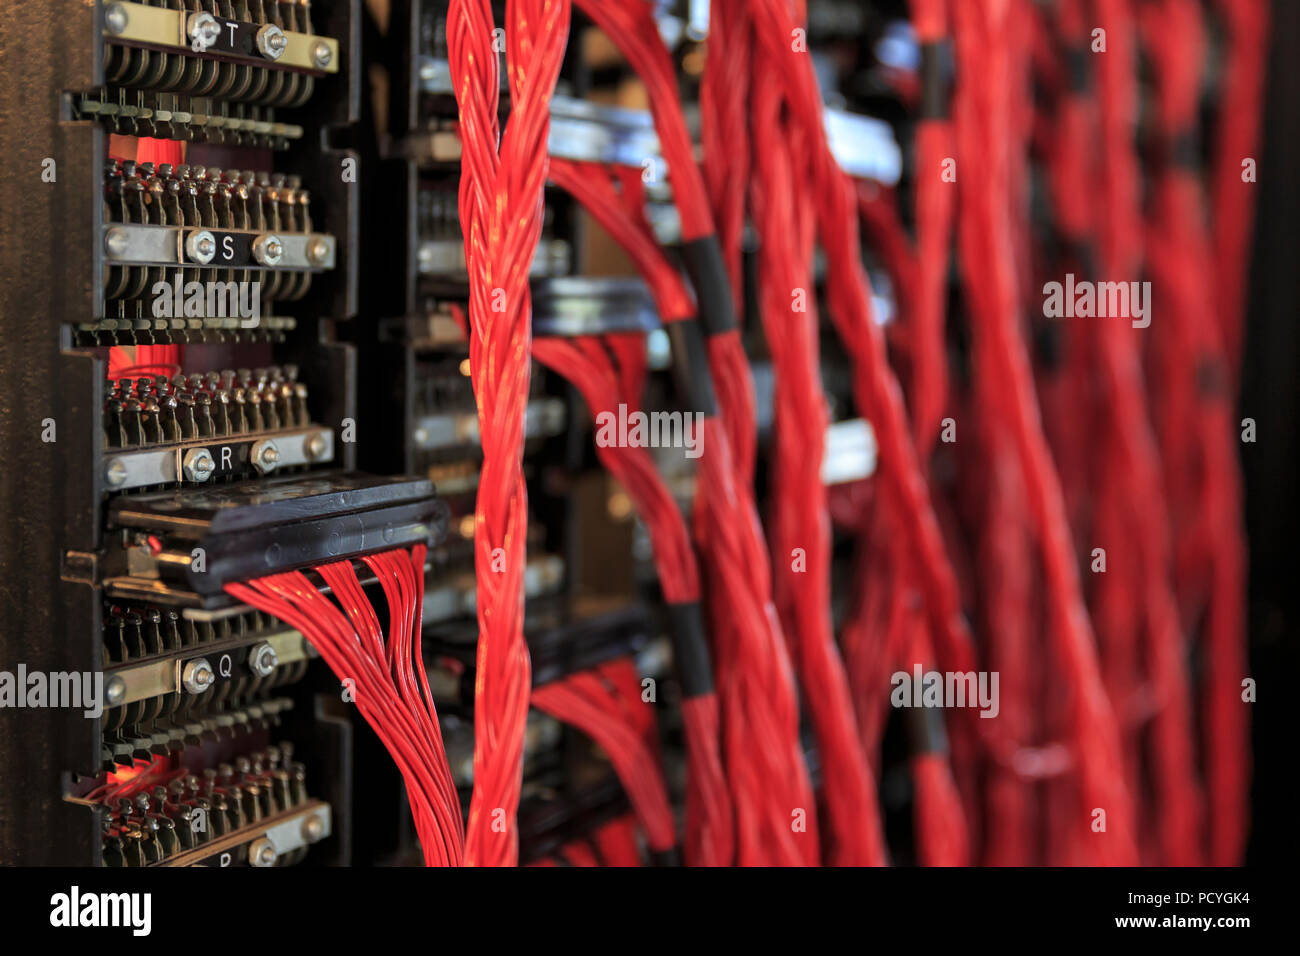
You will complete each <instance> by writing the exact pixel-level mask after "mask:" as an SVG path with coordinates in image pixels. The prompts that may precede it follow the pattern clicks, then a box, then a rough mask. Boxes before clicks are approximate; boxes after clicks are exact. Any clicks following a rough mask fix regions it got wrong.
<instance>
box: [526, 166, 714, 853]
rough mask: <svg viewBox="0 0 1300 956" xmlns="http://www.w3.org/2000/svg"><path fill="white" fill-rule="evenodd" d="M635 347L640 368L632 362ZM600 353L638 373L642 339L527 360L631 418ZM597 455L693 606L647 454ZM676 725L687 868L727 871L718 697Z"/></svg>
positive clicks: (599, 408)
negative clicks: (612, 353)
mask: <svg viewBox="0 0 1300 956" xmlns="http://www.w3.org/2000/svg"><path fill="white" fill-rule="evenodd" d="M551 175H552V177H553V178H554V179H556V181H557V182H559V183H561V184H566V183H567V184H569V185H572V183H573V177H575V176H579V175H580V174H579V173H578V172H577V171H576V170H574V169H573V168H572V166H571V165H568V164H563V163H561V162H560V161H556V162H555V163H553V164H552V167H551ZM629 340H634V341H629ZM613 343H617V344H613ZM633 345H635V346H638V347H639V350H640V356H639V357H640V358H641V362H639V363H638V362H637V361H636V360H635V358H636V353H634V352H633V350H632V346H633ZM606 347H609V348H610V349H611V350H617V351H619V352H620V353H621V354H622V355H624V356H625V358H630V359H631V361H626V360H625V361H621V362H620V363H619V368H620V369H626V368H628V367H629V365H630V366H631V367H632V368H634V369H636V368H641V367H643V365H644V352H645V341H644V337H643V336H641V335H639V334H638V335H635V336H633V335H621V336H613V335H611V336H606V337H605V338H604V345H602V342H601V341H599V340H597V339H594V338H579V339H576V340H573V341H571V342H570V341H565V340H562V339H548V338H540V339H535V340H534V341H533V355H534V356H535V357H536V358H537V360H538V361H540V362H542V363H543V364H544V365H546V366H547V367H548V368H551V369H553V370H555V371H556V372H558V373H559V374H561V375H563V376H564V377H565V378H567V379H568V380H569V381H570V382H572V383H573V385H574V386H575V387H576V388H577V389H578V391H579V392H580V393H581V394H582V397H583V400H584V401H585V402H586V403H587V407H588V408H589V409H590V410H591V413H592V415H593V416H599V415H600V414H601V413H602V412H610V413H614V414H617V407H618V405H619V404H620V403H622V404H624V405H626V406H627V409H628V411H629V413H630V412H631V411H634V410H636V409H637V408H638V406H639V401H638V397H639V395H640V387H639V384H631V385H628V384H624V383H620V377H619V375H618V373H617V372H616V370H615V368H614V366H613V363H612V362H611V360H610V358H609V355H608V353H607V351H606ZM632 381H633V383H638V382H639V375H637V374H634V375H633V377H632ZM596 454H597V455H598V456H599V457H600V459H601V462H602V463H603V464H604V465H605V467H606V468H607V469H608V470H609V472H610V474H611V475H613V476H614V477H615V478H617V479H618V480H619V482H620V483H621V484H622V485H623V487H624V488H625V489H626V490H627V493H628V495H629V496H630V497H631V498H632V500H633V502H635V504H636V508H637V512H638V513H639V514H640V515H641V520H642V521H643V522H645V525H646V528H647V529H648V530H649V533H650V540H651V542H652V544H653V550H654V560H655V568H656V570H657V571H658V574H659V584H660V588H661V589H662V591H663V596H664V600H665V602H667V603H668V604H669V605H688V604H694V603H697V602H698V601H699V599H700V581H699V570H698V568H697V566H696V563H695V552H694V551H693V550H692V548H691V542H690V535H689V534H688V532H687V530H686V523H685V521H684V520H683V518H682V515H681V512H680V511H679V510H678V508H677V503H676V502H675V501H674V500H673V497H672V494H671V493H670V492H669V491H668V488H667V487H666V486H665V485H664V483H663V480H662V479H661V478H660V477H659V474H658V472H657V471H656V470H655V466H654V462H653V460H652V459H651V457H650V454H649V452H647V451H646V450H645V449H644V448H639V447H632V446H626V445H606V444H597V446H596ZM692 676H695V675H692ZM633 677H635V674H633ZM625 699H626V695H625ZM682 720H683V724H684V731H685V737H686V764H687V766H686V787H687V790H686V846H685V854H686V863H687V865H688V866H728V865H730V864H731V863H732V861H733V859H734V854H735V846H734V834H733V821H732V812H731V800H730V797H729V796H728V793H727V789H726V780H725V779H724V777H723V771H722V759H721V756H720V754H719V741H720V734H719V728H718V701H717V697H716V695H715V694H714V693H702V694H690V695H686V696H684V699H683V701H682Z"/></svg>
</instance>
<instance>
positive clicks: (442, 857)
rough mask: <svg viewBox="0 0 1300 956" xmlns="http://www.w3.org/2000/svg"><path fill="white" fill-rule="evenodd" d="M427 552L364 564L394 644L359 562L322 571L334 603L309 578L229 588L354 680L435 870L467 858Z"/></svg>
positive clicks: (387, 555)
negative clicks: (442, 703) (428, 628)
mask: <svg viewBox="0 0 1300 956" xmlns="http://www.w3.org/2000/svg"><path fill="white" fill-rule="evenodd" d="M426 550H427V549H426V548H425V546H424V545H417V546H415V547H414V548H412V549H411V551H410V552H409V553H408V552H405V551H387V552H382V553H380V554H375V555H368V556H366V557H365V558H364V559H363V560H364V561H365V563H366V564H367V565H368V566H369V567H370V569H371V570H372V571H374V573H375V575H376V576H377V578H378V580H379V583H380V586H381V587H382V588H383V590H384V594H385V597H386V599H387V603H388V634H387V639H385V637H384V634H383V631H382V629H381V627H380V624H379V618H378V616H377V615H376V614H375V610H374V608H373V607H372V606H371V604H370V601H369V599H367V598H366V596H365V592H364V591H362V589H361V585H360V583H359V581H358V580H357V576H356V572H355V571H354V570H353V568H352V562H350V561H340V562H338V563H336V564H327V565H322V566H320V567H318V568H316V571H317V573H319V574H320V576H321V577H322V578H323V579H324V580H325V582H326V583H327V584H328V585H329V586H330V588H331V590H332V593H333V598H334V600H333V601H331V600H330V599H329V598H328V597H326V596H325V595H324V594H322V593H321V592H320V591H319V590H318V589H317V587H316V585H315V584H313V583H312V582H311V580H310V579H308V577H307V576H306V575H305V574H303V573H302V572H301V571H289V572H286V573H283V574H271V575H267V576H266V577H263V578H258V579H255V580H253V581H250V582H248V583H247V584H228V585H226V590H227V591H228V592H229V593H230V594H231V595H232V596H233V597H235V598H236V599H238V600H240V601H243V602H244V603H245V604H248V605H250V606H252V607H255V608H257V609H258V610H259V611H263V612H265V613H267V614H271V615H273V616H275V617H276V618H279V619H280V620H282V621H284V622H285V623H286V624H289V625H291V626H292V627H294V628H297V629H298V630H299V631H300V632H302V635H303V637H305V638H306V639H307V640H308V641H309V642H310V643H311V645H312V646H313V647H315V648H316V649H317V650H318V651H320V654H321V656H322V657H323V658H324V659H325V661H326V663H328V664H329V666H330V669H331V670H333V671H334V673H335V675H336V676H337V677H338V678H339V679H340V680H344V681H352V692H353V698H352V699H353V700H354V702H355V703H356V705H357V709H358V710H360V711H361V714H362V716H363V717H364V718H365V720H366V722H367V723H368V724H370V726H371V727H372V728H373V729H374V731H375V733H376V734H378V735H379V738H380V739H381V740H382V741H383V742H384V746H385V747H387V748H388V752H389V754H391V755H392V757H393V760H394V761H395V762H396V763H397V766H398V769H399V770H401V772H402V777H403V779H404V780H405V781H406V792H407V797H408V799H409V800H410V803H411V813H412V816H413V817H414V819H415V827H416V832H417V834H418V835H419V838H420V846H421V847H422V848H423V850H424V858H425V862H426V864H427V865H429V866H459V865H460V864H461V862H462V860H463V854H464V828H463V820H462V818H461V810H460V800H459V798H458V796H457V794H456V787H455V784H454V783H453V782H452V778H451V768H450V766H449V765H448V763H447V753H446V751H445V749H444V748H443V742H442V733H441V731H440V729H439V726H438V713H437V710H436V708H435V707H434V703H433V697H432V696H431V695H430V693H429V683H428V679H427V678H426V676H425V671H424V659H423V657H422V655H421V648H420V631H421V607H422V603H423V595H424V558H425V553H426Z"/></svg>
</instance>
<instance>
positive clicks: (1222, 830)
mask: <svg viewBox="0 0 1300 956" xmlns="http://www.w3.org/2000/svg"><path fill="white" fill-rule="evenodd" d="M1140 25H1141V28H1142V34H1143V37H1144V40H1145V43H1146V46H1147V48H1148V52H1149V54H1150V57H1151V60H1152V63H1153V66H1154V73H1155V89H1156V96H1155V103H1156V106H1155V110H1154V114H1155V126H1156V129H1157V130H1158V132H1159V134H1160V137H1161V138H1162V140H1163V142H1164V144H1165V146H1166V150H1167V153H1168V156H1167V158H1166V162H1165V164H1164V166H1163V168H1162V169H1161V170H1160V171H1159V174H1158V176H1157V179H1156V183H1155V196H1154V202H1153V203H1152V206H1151V216H1150V222H1149V224H1148V230H1149V232H1148V235H1149V242H1150V255H1149V263H1150V270H1151V275H1152V280H1153V283H1154V285H1155V289H1156V290H1157V293H1156V295H1157V301H1160V302H1163V303H1165V305H1164V307H1163V310H1162V313H1163V314H1165V315H1166V316H1167V319H1166V322H1165V323H1164V324H1163V327H1162V328H1161V329H1159V330H1158V331H1159V332H1160V333H1161V334H1160V337H1159V338H1158V339H1157V342H1156V349H1155V352H1156V354H1155V357H1154V362H1153V365H1154V369H1153V380H1154V381H1155V382H1156V383H1157V386H1158V388H1159V392H1160V395H1159V398H1160V407H1161V410H1162V418H1161V425H1162V428H1161V430H1160V438H1161V440H1162V442H1163V445H1162V450H1163V451H1164V463H1165V493H1166V495H1167V497H1168V498H1169V500H1170V501H1171V502H1172V503H1173V507H1174V509H1175V510H1174V540H1175V569H1176V584H1177V587H1178V591H1179V598H1180V604H1181V606H1182V613H1183V621H1184V624H1185V626H1187V628H1188V629H1189V630H1192V629H1194V628H1195V626H1196V624H1197V623H1198V622H1200V621H1201V620H1202V619H1203V621H1204V623H1203V625H1202V626H1201V628H1200V632H1201V633H1200V656H1201V674H1202V676H1201V685H1200V688H1199V693H1200V696H1201V707H1202V712H1203V716H1202V718H1201V720H1200V725H1201V727H1202V731H1203V734H1204V740H1203V753H1202V764H1203V766H1204V767H1205V776H1206V783H1207V796H1208V809H1209V813H1208V822H1209V829H1210V839H1209V850H1208V860H1209V862H1210V863H1211V864H1212V865H1217V866H1230V865H1236V864H1238V863H1239V862H1240V859H1241V853H1242V850H1243V847H1244V844H1245V837H1246V819H1247V794H1248V790H1249V780H1250V757H1249V717H1248V711H1247V705H1246V704H1245V703H1244V702H1243V701H1242V698H1241V681H1242V679H1243V676H1244V675H1245V674H1246V666H1247V662H1246V654H1245V634H1244V626H1243V618H1244V614H1245V560H1246V559H1245V550H1246V549H1245V544H1244V539H1243V532H1242V527H1241V523H1242V517H1241V487H1240V483H1241V478H1240V474H1239V471H1238V467H1239V466H1238V463H1237V459H1236V447H1235V446H1236V442H1237V439H1238V435H1237V423H1236V421H1235V415H1234V414H1233V389H1232V385H1231V382H1232V376H1231V373H1230V371H1229V368H1228V355H1227V353H1226V349H1225V345H1224V342H1223V337H1222V329H1221V327H1220V324H1219V322H1218V321H1216V318H1215V316H1214V312H1213V306H1214V302H1215V299H1214V287H1213V284H1212V277H1213V276H1215V275H1216V270H1215V268H1214V267H1215V266H1216V265H1223V263H1216V262H1215V261H1214V258H1213V257H1214V247H1213V246H1212V243H1211V239H1210V236H1209V234H1208V229H1207V224H1206V215H1205V208H1204V205H1205V203H1204V197H1203V195H1202V191H1201V184H1200V181H1199V177H1198V176H1197V171H1196V169H1195V168H1193V166H1192V165H1191V162H1190V161H1191V160H1193V159H1194V156H1189V155H1187V154H1188V153H1189V152H1190V151H1191V147H1193V146H1194V144H1195V140H1194V135H1195V132H1196V130H1197V120H1198V103H1199V94H1200V61H1201V56H1202V54H1203V52H1204V37H1203V27H1202V23H1201V10H1200V8H1199V6H1198V5H1197V4H1194V3H1188V2H1184V0H1160V2H1157V3H1152V4H1149V5H1146V6H1143V7H1142V8H1141V19H1140ZM1180 153H1181V155H1180ZM1228 265H1229V266H1230V265H1231V264H1228ZM1229 284H1231V280H1229ZM1153 324H1154V323H1153Z"/></svg>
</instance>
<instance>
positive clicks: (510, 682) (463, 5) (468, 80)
mask: <svg viewBox="0 0 1300 956" xmlns="http://www.w3.org/2000/svg"><path fill="white" fill-rule="evenodd" d="M506 19H507V32H506V59H507V64H508V74H509V81H510V98H511V115H510V120H509V123H508V124H507V126H506V130H505V133H504V136H503V137H502V140H501V145H500V153H499V155H498V154H497V152H496V137H495V133H496V128H497V120H496V99H497V64H496V54H495V53H494V52H493V48H492V30H493V20H492V10H491V4H490V3H488V2H487V0H452V2H451V4H450V7H449V10H448V16H447V40H448V55H449V60H450V64H451V72H452V78H453V83H454V85H455V90H456V100H457V103H458V105H459V107H460V131H461V140H462V154H461V187H460V218H461V228H462V231H463V233H464V238H465V258H466V261H467V262H468V263H469V269H470V299H469V320H470V365H471V379H472V382H473V386H474V395H475V399H476V401H477V404H478V412H479V431H480V435H481V436H482V444H483V467H482V472H481V475H480V479H479V485H478V498H477V501H476V505H475V535H474V551H475V562H474V563H475V578H476V586H477V592H478V595H477V610H478V620H479V641H478V651H477V658H478V660H477V670H476V678H475V694H474V700H475V707H474V793H473V797H472V798H471V802H470V813H469V823H468V827H467V834H466V860H467V862H468V863H469V864H471V865H491V866H501V865H505V866H511V865H514V864H515V863H517V861H518V854H519V847H518V834H517V829H516V823H515V815H516V813H517V811H518V806H519V791H520V786H521V782H522V781H521V775H522V768H523V738H524V724H525V721H526V719H527V716H528V692H529V685H530V665H529V660H528V647H527V644H525V642H524V635H523V575H524V568H525V561H526V555H525V538H526V534H527V525H528V492H527V487H526V485H525V483H524V476H523V470H522V451H523V427H524V407H525V404H526V402H527V396H528V381H529V374H530V361H531V350H530V348H529V340H530V337H531V328H530V323H531V308H532V306H531V297H530V294H529V286H528V272H529V266H530V263H531V262H532V257H533V254H534V252H535V250H536V248H537V241H538V238H539V236H540V234H541V227H542V186H543V184H544V182H545V179H546V143H547V136H548V132H549V129H550V97H551V94H552V92H553V90H554V88H555V82H556V79H557V77H558V74H559V69H560V64H561V61H562V58H563V54H564V48H565V43H566V41H567V38H568V29H569V3H568V0H511V2H510V3H508V4H507V10H506Z"/></svg>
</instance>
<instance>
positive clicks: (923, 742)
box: [904, 707, 948, 757]
mask: <svg viewBox="0 0 1300 956" xmlns="http://www.w3.org/2000/svg"><path fill="white" fill-rule="evenodd" d="M906 713H907V716H906V718H905V719H904V723H905V724H906V727H907V741H908V745H909V747H910V749H911V753H912V756H913V757H920V756H923V755H925V754H946V753H947V752H948V732H947V730H946V729H945V728H944V726H943V709H942V708H939V707H909V708H908V709H907V712H906Z"/></svg>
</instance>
